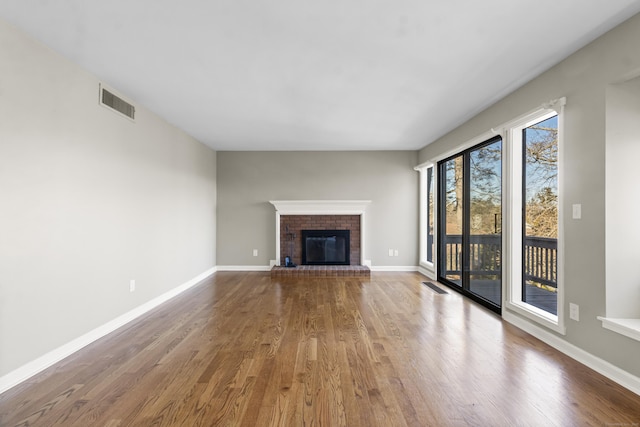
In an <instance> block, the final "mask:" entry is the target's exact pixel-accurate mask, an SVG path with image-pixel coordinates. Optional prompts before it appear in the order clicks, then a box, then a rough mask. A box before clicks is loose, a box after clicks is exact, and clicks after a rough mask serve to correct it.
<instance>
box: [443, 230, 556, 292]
mask: <svg viewBox="0 0 640 427" xmlns="http://www.w3.org/2000/svg"><path fill="white" fill-rule="evenodd" d="M446 238H447V240H446V247H445V251H446V254H445V257H444V258H445V259H444V260H441V262H444V263H445V270H446V274H447V275H459V274H460V273H461V271H462V236H461V235H449V236H447V237H446ZM469 245H470V249H469V251H470V257H471V258H470V266H469V274H471V275H474V276H496V275H499V274H501V269H502V236H501V235H499V234H489V235H472V236H470V238H469ZM524 265H525V275H524V277H525V280H526V281H531V282H537V283H541V284H544V285H547V286H551V287H554V288H555V287H557V272H558V241H557V240H556V239H550V238H546V237H527V238H526V239H525V247H524Z"/></svg>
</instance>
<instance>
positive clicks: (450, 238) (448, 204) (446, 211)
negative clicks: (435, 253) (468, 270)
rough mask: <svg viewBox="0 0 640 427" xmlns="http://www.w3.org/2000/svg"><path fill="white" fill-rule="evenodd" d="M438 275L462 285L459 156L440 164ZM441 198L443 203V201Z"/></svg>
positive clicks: (461, 178) (461, 173)
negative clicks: (439, 251)
mask: <svg viewBox="0 0 640 427" xmlns="http://www.w3.org/2000/svg"><path fill="white" fill-rule="evenodd" d="M440 173H441V176H443V178H444V179H440V181H439V182H440V183H441V185H440V188H441V199H440V200H441V201H440V215H441V218H440V220H441V223H440V224H441V225H440V230H441V233H442V232H444V236H443V237H444V238H443V239H440V241H441V242H443V244H442V247H441V253H440V257H439V258H438V259H439V260H440V271H441V275H442V276H444V277H445V278H446V279H447V280H449V281H450V282H451V283H452V284H454V285H456V286H462V261H463V258H462V255H463V254H462V228H463V223H462V220H463V208H464V206H463V199H464V197H463V193H462V182H463V157H462V156H458V157H455V158H453V159H450V160H447V161H446V162H444V163H442V164H441V165H440ZM443 199H444V200H443Z"/></svg>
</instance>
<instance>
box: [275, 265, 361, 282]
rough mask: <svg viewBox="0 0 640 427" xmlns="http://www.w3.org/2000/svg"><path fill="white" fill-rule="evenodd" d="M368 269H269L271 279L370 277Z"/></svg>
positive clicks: (328, 267)
mask: <svg viewBox="0 0 640 427" xmlns="http://www.w3.org/2000/svg"><path fill="white" fill-rule="evenodd" d="M370 276H371V270H369V267H366V266H362V265H300V266H298V267H293V268H287V267H280V266H275V267H273V268H272V269H271V278H272V279H282V278H289V277H291V278H294V277H370Z"/></svg>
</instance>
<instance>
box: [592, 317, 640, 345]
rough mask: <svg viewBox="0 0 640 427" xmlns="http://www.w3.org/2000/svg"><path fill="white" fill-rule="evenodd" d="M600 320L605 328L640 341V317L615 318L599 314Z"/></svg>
mask: <svg viewBox="0 0 640 427" xmlns="http://www.w3.org/2000/svg"><path fill="white" fill-rule="evenodd" d="M598 320H600V321H601V322H602V327H603V328H605V329H609V330H610V331H613V332H617V333H619V334H620V335H624V336H625V337H629V338H631V339H634V340H636V341H640V319H613V318H611V317H603V316H598Z"/></svg>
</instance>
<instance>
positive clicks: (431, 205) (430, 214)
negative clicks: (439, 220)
mask: <svg viewBox="0 0 640 427" xmlns="http://www.w3.org/2000/svg"><path fill="white" fill-rule="evenodd" d="M434 197H435V195H434V193H433V167H430V168H428V169H427V261H428V262H430V263H433V245H434V241H433V233H434V231H435V228H434V222H435V211H434V209H435V201H434Z"/></svg>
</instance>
